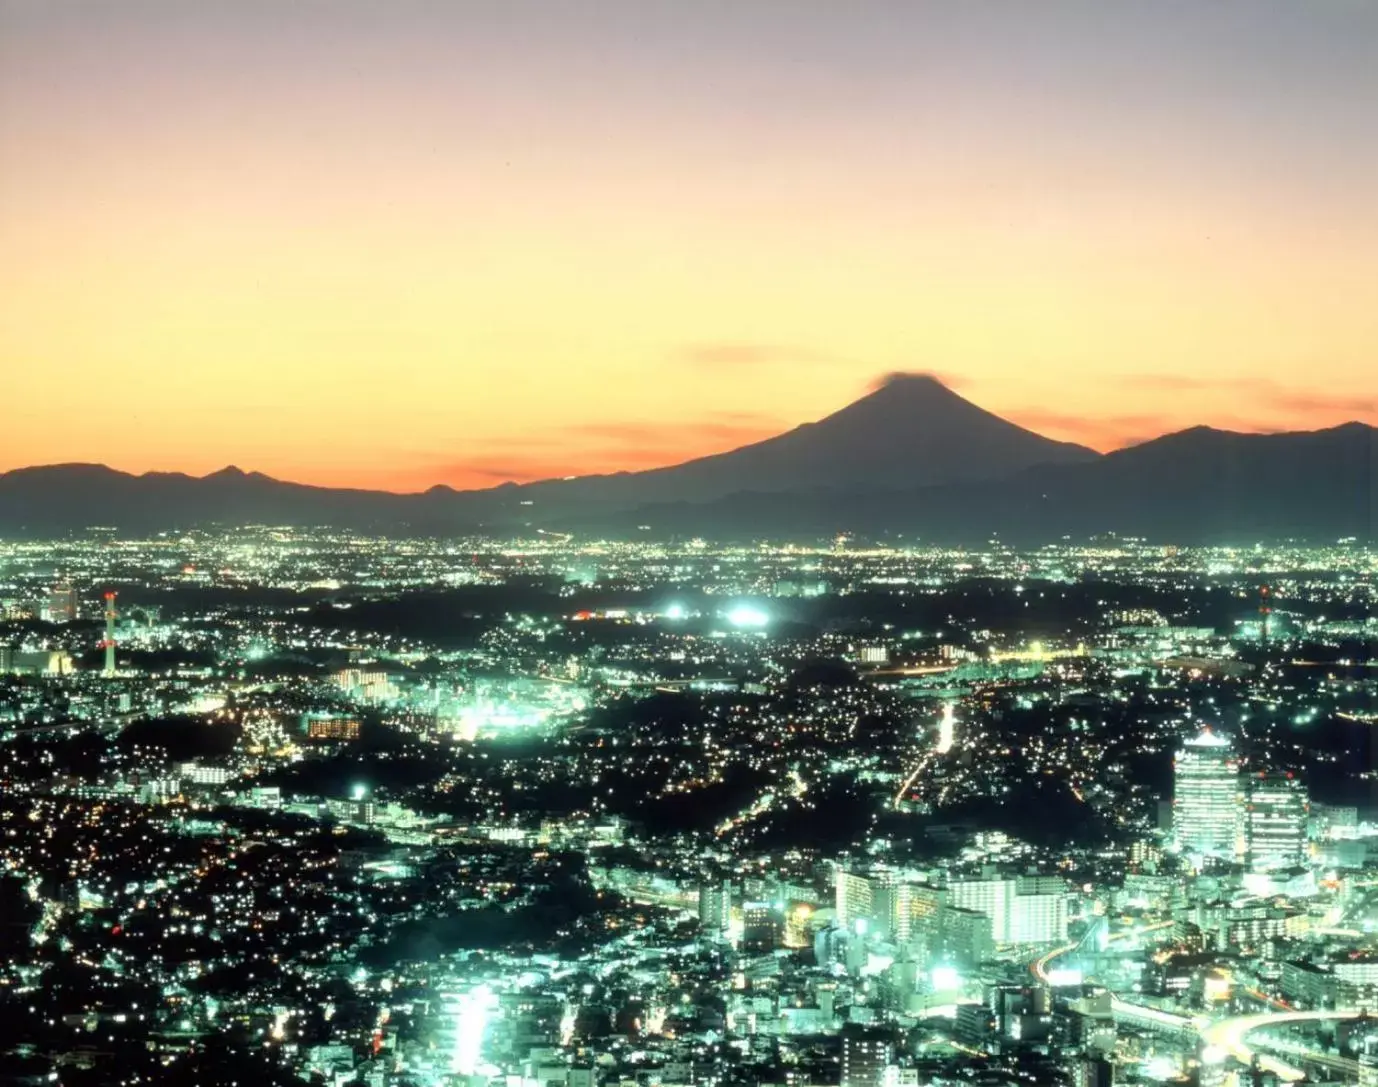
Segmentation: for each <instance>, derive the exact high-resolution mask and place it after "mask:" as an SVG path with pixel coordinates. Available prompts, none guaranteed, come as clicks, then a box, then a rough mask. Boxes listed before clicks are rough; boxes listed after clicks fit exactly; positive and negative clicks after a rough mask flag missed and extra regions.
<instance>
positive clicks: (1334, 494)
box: [0, 374, 1378, 542]
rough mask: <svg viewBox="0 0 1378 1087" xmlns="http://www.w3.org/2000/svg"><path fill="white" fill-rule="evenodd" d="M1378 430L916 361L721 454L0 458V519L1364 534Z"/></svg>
mask: <svg viewBox="0 0 1378 1087" xmlns="http://www.w3.org/2000/svg"><path fill="white" fill-rule="evenodd" d="M1376 435H1378V431H1376V430H1375V428H1374V427H1372V426H1369V425H1368V424H1366V423H1362V422H1358V421H1352V422H1348V423H1343V424H1340V425H1338V426H1334V427H1328V428H1323V429H1319V430H1314V431H1292V432H1283V433H1278V434H1251V433H1247V432H1241V431H1231V430H1222V429H1218V428H1213V427H1208V426H1195V427H1189V428H1187V429H1185V430H1181V431H1176V432H1173V433H1170V434H1165V435H1160V436H1159V437H1157V438H1153V439H1149V440H1147V441H1145V442H1141V443H1138V444H1136V445H1133V446H1128V447H1126V448H1124V449H1119V450H1115V451H1113V452H1111V453H1107V454H1100V453H1097V452H1095V451H1094V450H1091V449H1087V448H1085V447H1083V446H1078V445H1076V444H1074V443H1067V442H1056V441H1053V440H1052V439H1048V438H1045V437H1043V436H1042V435H1039V434H1037V433H1035V432H1033V431H1030V430H1027V429H1025V428H1023V427H1020V426H1018V425H1016V424H1014V423H1011V422H1009V421H1008V420H1005V419H1002V418H1000V417H999V416H997V415H994V414H993V413H991V412H988V411H986V410H985V409H984V408H981V407H979V406H977V405H975V404H972V403H971V402H970V401H968V400H966V399H965V398H963V397H961V396H959V395H958V394H957V393H955V392H953V391H952V390H951V389H949V388H947V387H946V386H944V385H943V384H942V383H941V382H939V381H938V380H936V379H935V378H933V377H931V376H928V375H914V374H906V375H892V376H891V377H890V378H888V379H887V380H885V381H884V382H882V383H880V384H879V385H878V386H877V387H875V388H874V389H873V390H872V391H871V392H869V393H867V394H866V395H865V396H863V397H861V398H859V399H858V400H855V401H853V402H852V403H850V404H848V405H846V406H844V407H843V408H841V409H839V410H838V411H835V412H833V413H831V414H830V415H827V416H825V417H823V418H822V419H819V420H817V421H815V422H810V423H804V424H801V425H800V426H798V427H795V428H792V429H791V430H788V431H785V432H783V433H782V434H779V435H775V436H774V437H771V438H766V439H763V440H762V441H758V442H753V443H749V444H748V445H744V446H741V447H738V448H736V449H732V450H727V451H724V452H722V453H715V454H711V455H709V456H706V457H700V458H696V459H694V460H690V461H686V462H684V463H682V464H677V465H668V466H664V467H660V468H653V469H647V470H643V471H638V472H621V473H612V474H606V475H594V476H580V477H574V478H563V479H559V478H555V479H547V480H538V481H533V482H530V483H523V484H518V483H512V482H507V483H503V484H499V485H496V486H494V487H491V488H485V489H473V490H457V489H454V488H452V487H449V486H447V485H445V484H439V483H438V484H435V485H434V486H432V487H430V488H428V489H426V490H424V491H417V492H411V493H407V494H398V493H394V492H389V491H371V490H367V489H364V488H335V487H325V486H320V485H315V484H307V483H295V482H290V481H285V480H279V479H275V478H273V477H271V476H268V475H265V474H263V473H260V472H256V471H246V470H244V469H242V468H239V467H237V466H236V465H226V466H225V467H223V468H220V469H217V470H216V471H213V472H209V473H207V474H206V475H204V476H193V475H189V474H187V473H184V472H156V471H155V472H145V473H142V474H137V475H136V474H133V473H128V472H121V471H119V470H117V469H113V468H110V467H108V466H106V465H102V464H92V463H87V462H68V463H65V464H57V465H40V466H31V467H25V468H18V469H14V470H12V471H9V472H5V473H0V535H5V534H9V535H29V536H34V535H45V534H62V533H66V532H71V531H75V530H79V529H81V528H83V527H85V526H89V525H105V526H109V527H113V528H116V529H119V530H122V531H167V530H173V529H178V528H189V527H194V526H197V525H202V524H212V523H215V524H248V523H253V524H284V525H302V526H306V525H328V526H334V527H339V528H349V529H357V530H371V531H398V532H409V533H414V534H423V535H424V534H454V533H463V532H489V533H494V534H497V533H506V534H510V533H512V532H515V531H522V530H527V529H529V528H531V527H535V526H537V525H540V526H555V527H566V528H574V529H577V530H583V531H597V532H610V533H614V534H622V535H643V534H644V533H645V531H646V530H645V529H643V528H642V527H641V526H644V525H648V524H649V525H651V526H652V527H651V531H652V532H655V533H661V534H666V535H680V534H684V533H689V534H693V535H699V534H704V533H705V532H708V531H713V532H717V533H720V534H724V535H735V536H743V535H745V536H751V535H757V536H770V535H781V534H791V533H801V532H826V531H834V530H850V531H864V532H868V533H874V534H880V535H884V534H886V533H893V532H899V531H904V532H907V533H917V534H919V535H924V536H927V537H931V538H936V537H937V536H945V537H951V538H954V539H957V538H967V539H978V538H989V534H990V533H999V534H1002V535H1003V534H1009V533H1011V532H1023V533H1026V534H1028V535H1030V536H1049V534H1051V535H1052V538H1056V537H1057V536H1061V535H1065V534H1067V533H1068V532H1073V533H1088V534H1094V533H1096V532H1102V531H1127V530H1128V531H1133V532H1135V533H1138V534H1143V533H1144V532H1145V531H1147V532H1148V534H1150V535H1152V534H1154V533H1155V532H1156V533H1157V534H1159V535H1161V534H1163V533H1166V534H1169V535H1179V536H1181V535H1188V536H1189V535H1191V534H1192V533H1193V532H1195V533H1196V534H1197V535H1203V536H1213V537H1214V536H1219V535H1220V534H1221V533H1222V532H1225V531H1227V530H1228V528H1229V525H1230V524H1233V525H1235V526H1236V527H1237V528H1238V529H1239V531H1248V532H1265V533H1271V534H1282V535H1298V534H1303V535H1304V534H1305V532H1306V531H1310V530H1312V529H1314V530H1316V531H1321V532H1323V533H1325V534H1329V533H1331V532H1333V531H1338V530H1340V529H1344V528H1346V527H1348V528H1352V529H1355V530H1357V531H1361V532H1362V533H1363V534H1364V535H1365V536H1366V538H1367V537H1371V536H1375V535H1378V532H1375V531H1374V526H1373V521H1374V518H1373V510H1374V509H1375V508H1378V501H1375V494H1374V481H1375V479H1378V437H1375V436H1376ZM1260 511H1270V512H1267V515H1266V516H1265V515H1263V514H1262V513H1260ZM1289 511H1290V512H1289ZM1226 522H1229V523H1226ZM1177 542H1188V541H1187V540H1186V539H1181V540H1179V541H1177Z"/></svg>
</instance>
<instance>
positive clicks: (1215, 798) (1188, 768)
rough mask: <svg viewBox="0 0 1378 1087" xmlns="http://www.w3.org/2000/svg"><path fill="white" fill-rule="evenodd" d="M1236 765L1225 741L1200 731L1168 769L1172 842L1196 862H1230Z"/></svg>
mask: <svg viewBox="0 0 1378 1087" xmlns="http://www.w3.org/2000/svg"><path fill="white" fill-rule="evenodd" d="M1239 815H1240V804H1239V760H1238V759H1237V758H1236V757H1235V753H1234V747H1233V745H1232V744H1231V743H1230V741H1229V740H1228V739H1226V738H1225V737H1224V736H1218V735H1216V734H1215V733H1213V732H1211V731H1210V729H1203V730H1202V732H1201V734H1200V735H1199V736H1197V737H1195V738H1194V739H1191V740H1188V741H1186V743H1184V744H1183V745H1182V748H1181V750H1179V751H1178V752H1177V757H1176V758H1175V760H1174V761H1173V764H1172V838H1173V842H1174V843H1175V845H1176V846H1177V848H1178V849H1179V850H1180V851H1181V852H1183V853H1188V854H1191V855H1192V856H1199V857H1218V858H1233V857H1234V855H1235V844H1236V841H1237V839H1238V830H1239Z"/></svg>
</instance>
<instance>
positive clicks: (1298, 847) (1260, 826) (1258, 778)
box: [1244, 772, 1311, 871]
mask: <svg viewBox="0 0 1378 1087" xmlns="http://www.w3.org/2000/svg"><path fill="white" fill-rule="evenodd" d="M1310 815H1311V803H1310V797H1309V796H1308V795H1307V789H1306V786H1305V784H1304V783H1302V782H1301V781H1300V780H1299V779H1298V778H1297V777H1296V776H1295V775H1294V774H1290V773H1280V772H1271V773H1269V772H1264V773H1260V774H1256V775H1250V776H1249V777H1248V778H1246V779H1245V782H1244V850H1245V855H1246V857H1247V859H1248V862H1249V865H1250V866H1251V867H1252V868H1254V869H1255V870H1258V871H1262V870H1266V869H1279V868H1298V867H1301V866H1302V865H1304V864H1305V863H1306V828H1307V822H1308V820H1309V818H1310Z"/></svg>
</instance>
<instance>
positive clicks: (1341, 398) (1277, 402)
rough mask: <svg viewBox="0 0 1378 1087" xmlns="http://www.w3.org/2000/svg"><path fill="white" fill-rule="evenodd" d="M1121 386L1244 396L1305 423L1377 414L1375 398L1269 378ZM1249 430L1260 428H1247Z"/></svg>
mask: <svg viewBox="0 0 1378 1087" xmlns="http://www.w3.org/2000/svg"><path fill="white" fill-rule="evenodd" d="M1123 383H1124V384H1126V385H1131V386H1133V387H1135V388H1139V389H1159V390H1163V391H1166V392H1175V393H1183V392H1224V393H1230V394H1232V395H1234V396H1238V397H1245V398H1248V399H1249V400H1250V401H1252V402H1253V403H1254V404H1256V405H1257V406H1258V407H1259V408H1261V409H1263V410H1264V411H1267V412H1271V413H1280V414H1285V415H1289V416H1292V417H1294V418H1295V417H1297V416H1302V417H1303V418H1304V419H1305V420H1306V421H1314V419H1315V418H1316V417H1320V418H1331V419H1333V418H1334V417H1335V416H1338V415H1345V416H1351V417H1353V416H1358V417H1367V418H1371V417H1373V416H1375V415H1378V396H1349V395H1344V394H1332V393H1326V392H1315V391H1312V390H1309V389H1299V388H1296V387H1295V386H1291V385H1284V384H1283V383H1281V382H1278V381H1274V380H1272V379H1271V378H1263V377H1258V378H1254V377H1232V378H1203V377H1194V376H1190V375H1186V374H1131V375H1129V376H1127V377H1125V378H1124V379H1123ZM1249 429H1253V430H1258V429H1262V428H1260V427H1258V426H1256V425H1255V426H1251V427H1249Z"/></svg>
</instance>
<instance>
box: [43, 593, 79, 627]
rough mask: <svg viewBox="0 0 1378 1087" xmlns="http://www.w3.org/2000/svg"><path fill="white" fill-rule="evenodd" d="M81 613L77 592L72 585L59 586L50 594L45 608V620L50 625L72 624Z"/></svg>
mask: <svg viewBox="0 0 1378 1087" xmlns="http://www.w3.org/2000/svg"><path fill="white" fill-rule="evenodd" d="M79 612H80V601H79V599H78V597H77V591H76V590H75V589H74V588H72V587H71V586H70V585H59V586H58V587H57V588H55V589H54V590H53V591H52V592H50V593H49V594H48V601H47V603H46V604H44V606H43V618H44V619H46V620H47V621H48V622H50V623H71V622H74V621H75V620H76V618H77V615H78V614H79Z"/></svg>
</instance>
